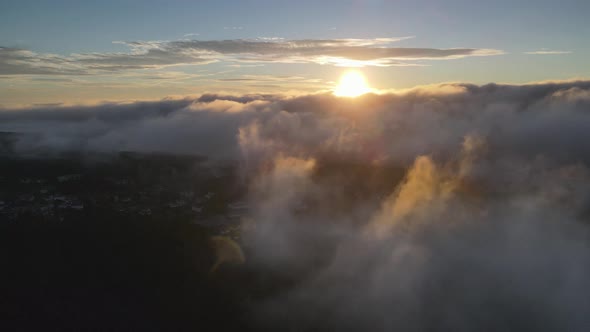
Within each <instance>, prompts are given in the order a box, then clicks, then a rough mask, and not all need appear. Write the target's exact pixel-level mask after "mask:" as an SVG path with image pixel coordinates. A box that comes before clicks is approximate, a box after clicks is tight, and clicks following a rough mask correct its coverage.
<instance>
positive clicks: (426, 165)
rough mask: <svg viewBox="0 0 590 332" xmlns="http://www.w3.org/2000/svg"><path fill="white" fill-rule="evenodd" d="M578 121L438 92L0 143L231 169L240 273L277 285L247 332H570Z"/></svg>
mask: <svg viewBox="0 0 590 332" xmlns="http://www.w3.org/2000/svg"><path fill="white" fill-rule="evenodd" d="M589 110H590V81H570V82H544V83H538V84H527V85H502V84H487V85H473V84H463V83H452V84H442V85H435V86H428V87H417V88H414V89H410V90H406V91H403V92H398V93H388V94H382V95H375V94H368V95H365V96H361V97H359V98H356V99H350V98H338V97H335V96H333V95H331V94H313V95H303V96H294V97H289V96H282V95H242V96H229V95H214V94H210V95H202V96H200V97H198V98H186V99H179V100H162V101H159V102H143V103H139V102H138V103H129V104H100V105H95V106H68V107H66V106H43V107H36V108H29V109H14V110H10V109H5V110H2V111H0V129H1V130H3V131H12V132H19V133H21V135H20V136H17V137H18V138H17V141H16V149H17V152H18V153H23V154H35V153H39V152H44V153H46V151H71V150H77V151H86V152H94V151H100V152H117V151H122V150H133V151H143V152H156V151H157V152H168V153H191V154H198V155H203V156H207V157H209V158H213V159H225V160H227V159H229V160H233V161H235V162H236V164H237V165H239V169H240V171H241V172H242V174H243V177H242V178H243V179H244V181H246V183H247V184H248V185H249V189H250V190H249V191H248V196H247V198H246V199H247V201H248V202H249V206H250V207H251V218H252V220H251V221H250V222H249V223H248V224H247V225H244V228H243V232H242V236H243V238H242V240H241V245H242V247H243V253H244V255H245V260H244V264H252V265H253V266H255V267H256V271H262V272H260V273H267V274H269V275H271V276H272V277H273V278H274V279H272V280H280V281H282V283H281V284H282V285H284V288H282V291H281V292H278V293H276V292H275V293H271V294H266V295H260V296H258V295H257V296H255V297H253V298H252V299H249V302H248V303H249V309H251V310H252V312H251V315H250V316H249V317H252V323H253V324H255V326H257V327H267V328H270V329H272V330H277V329H280V328H282V327H284V326H290V327H293V328H294V329H297V330H318V329H319V330H330V329H333V330H343V329H349V330H372V331H391V330H405V331H407V330H452V331H473V330H480V329H481V328H482V326H483V327H485V328H486V329H488V330H576V331H580V330H585V329H586V328H587V326H589V324H590V320H589V318H588V315H587V312H588V311H589V310H590V302H589V301H588V298H587V294H588V292H589V291H590V268H589V266H588V264H587V262H588V261H589V260H590V248H589V246H588V243H589V241H590V229H589V228H588V227H589V222H590V217H589V216H590V214H589V213H588V212H589V211H590V190H589V189H588V188H590V168H589V166H590V152H589V151H590V143H589V141H588V140H587V133H588V132H590V113H589ZM13 137H14V136H13ZM240 261H242V260H240ZM250 266H251V265H250ZM217 272H220V271H216V273H217ZM220 273H221V272H220ZM264 280H266V279H264ZM283 281H284V282H283ZM247 286H248V285H243V287H247ZM255 293H256V292H255ZM256 294H258V293H256Z"/></svg>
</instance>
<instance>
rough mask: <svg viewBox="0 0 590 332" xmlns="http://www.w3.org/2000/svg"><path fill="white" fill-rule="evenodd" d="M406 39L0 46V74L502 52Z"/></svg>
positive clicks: (402, 61)
mask: <svg viewBox="0 0 590 332" xmlns="http://www.w3.org/2000/svg"><path fill="white" fill-rule="evenodd" d="M403 39H407V38H376V39H325V40H315V39H309V40H284V39H274V38H272V39H268V38H260V39H253V40H210V41H202V40H177V41H150V42H143V41H134V42H118V43H120V44H123V45H126V46H128V47H129V48H131V51H130V52H126V53H84V54H71V55H69V56H64V55H56V54H41V53H35V52H32V51H29V50H23V49H16V48H7V47H0V75H51V74H53V75H55V74H61V75H72V74H76V75H85V74H93V73H94V74H96V73H108V72H117V71H122V70H134V69H154V68H162V67H166V66H175V65H187V64H188V65H202V64H208V63H211V62H216V61H230V62H240V63H242V62H246V63H248V62H253V63H265V62H273V63H316V64H329V65H343V66H344V65H346V66H407V65H413V63H412V62H411V61H415V60H444V59H458V58H464V57H469V56H489V55H497V54H502V52H501V51H499V50H492V49H476V48H451V49H435V48H404V47H392V46H391V44H392V43H394V42H396V41H399V40H403Z"/></svg>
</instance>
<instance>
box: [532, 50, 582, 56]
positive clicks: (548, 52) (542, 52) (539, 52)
mask: <svg viewBox="0 0 590 332" xmlns="http://www.w3.org/2000/svg"><path fill="white" fill-rule="evenodd" d="M571 53H572V51H558V50H548V49H541V50H537V51H529V52H524V54H533V55H558V54H571Z"/></svg>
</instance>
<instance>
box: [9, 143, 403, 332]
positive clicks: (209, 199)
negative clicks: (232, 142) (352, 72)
mask: <svg viewBox="0 0 590 332" xmlns="http://www.w3.org/2000/svg"><path fill="white" fill-rule="evenodd" d="M234 166H235V165H234ZM234 166H232V165H226V164H215V165H213V164H209V163H207V162H206V161H204V160H202V159H199V158H196V157H187V156H170V155H145V154H144V155H141V154H135V153H120V154H118V155H116V156H112V155H110V156H101V155H79V154H62V155H52V156H41V157H40V156H35V157H22V156H15V155H12V154H6V153H5V154H4V155H3V156H2V157H1V162H0V188H1V189H0V244H1V250H0V264H1V266H2V268H1V271H2V273H1V274H0V279H1V280H0V287H1V294H2V296H1V297H0V328H1V329H2V330H6V331H9V330H10V331H12V330H160V331H164V330H195V329H197V330H199V329H205V330H222V329H223V330H237V329H239V330H248V329H254V327H257V328H260V326H261V325H264V324H261V323H260V317H257V316H256V315H254V314H253V313H252V306H251V304H252V303H258V302H261V301H264V299H265V298H267V297H270V296H272V295H274V294H277V293H280V292H281V291H282V290H285V289H288V288H289V287H290V285H294V284H295V283H297V282H298V281H299V277H300V276H298V275H295V274H292V273H289V274H282V273H278V272H277V271H270V270H268V269H265V268H263V267H261V266H256V265H255V264H253V263H251V262H249V261H248V259H246V260H245V262H244V261H238V262H236V261H233V260H232V259H229V260H228V259H225V260H224V258H223V250H224V248H221V253H220V248H219V247H216V245H215V243H214V241H212V239H215V238H222V239H223V240H224V241H225V240H227V241H229V242H231V243H237V244H239V246H241V247H242V248H241V249H242V250H243V251H244V252H245V256H246V257H248V255H249V253H248V250H249V248H248V247H247V246H243V244H242V243H241V241H240V222H241V221H242V220H243V219H244V218H247V217H248V214H249V207H248V204H247V203H246V202H245V200H244V196H245V191H246V189H245V188H244V187H245V186H244V185H243V184H242V181H241V180H240V174H238V172H237V170H236V168H235V167H234ZM330 167H332V168H334V169H338V170H340V172H344V173H347V172H348V173H351V174H358V173H359V172H360V170H357V169H354V167H349V168H348V169H347V168H346V167H344V166H343V165H339V164H334V165H329V166H328V167H327V168H330ZM318 176H319V177H320V178H322V181H325V182H326V183H330V182H335V181H337V179H338V177H339V176H341V174H339V173H338V172H335V171H333V170H329V169H319V171H318ZM398 177H399V176H398ZM359 178H362V179H363V180H365V179H366V177H365V176H360V177H359ZM353 182H354V181H353ZM349 189H350V188H349ZM354 189H355V191H356V192H357V195H358V194H359V193H362V190H363V188H362V187H360V186H356V187H355V188H354ZM374 189H375V188H372V190H374ZM385 189H386V188H384V190H385ZM338 191H340V189H339V188H338ZM339 199H340V200H344V198H343V197H340V198H337V197H335V198H334V200H333V201H332V203H333V204H339V205H340V206H344V205H346V204H345V203H343V202H341V201H339ZM328 208H331V207H330V206H328ZM229 242H228V243H229ZM222 247H223V243H222ZM316 256H318V257H321V256H322V251H318V253H317V255H316ZM220 257H221V258H220ZM216 262H221V264H218V265H219V266H218V267H217V268H214V269H213V267H214V265H215V264H216ZM302 273H305V272H302Z"/></svg>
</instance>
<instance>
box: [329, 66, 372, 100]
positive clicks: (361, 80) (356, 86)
mask: <svg viewBox="0 0 590 332" xmlns="http://www.w3.org/2000/svg"><path fill="white" fill-rule="evenodd" d="M368 92H371V88H370V87H369V85H368V84H367V80H366V79H365V77H364V76H363V74H361V73H360V72H358V71H349V72H346V73H345V74H344V75H342V77H341V78H340V82H338V86H337V87H336V89H335V90H334V94H335V95H336V96H339V97H358V96H360V95H363V94H365V93H368Z"/></svg>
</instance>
